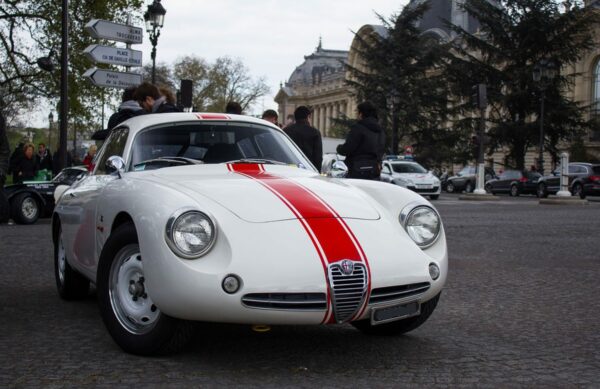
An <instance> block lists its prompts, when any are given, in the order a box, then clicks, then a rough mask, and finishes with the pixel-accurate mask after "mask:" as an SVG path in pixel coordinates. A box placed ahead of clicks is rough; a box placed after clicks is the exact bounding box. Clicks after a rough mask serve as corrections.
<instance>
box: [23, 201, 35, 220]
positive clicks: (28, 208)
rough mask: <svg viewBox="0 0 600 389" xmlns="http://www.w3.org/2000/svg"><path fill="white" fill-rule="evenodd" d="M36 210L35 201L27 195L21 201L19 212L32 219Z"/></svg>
mask: <svg viewBox="0 0 600 389" xmlns="http://www.w3.org/2000/svg"><path fill="white" fill-rule="evenodd" d="M37 212H38V207H37V202H36V201H35V200H34V199H32V198H31V197H27V198H26V199H25V200H23V202H22V203H21V213H22V214H23V216H25V217H26V218H27V219H33V218H34V217H35V216H36V215H37Z"/></svg>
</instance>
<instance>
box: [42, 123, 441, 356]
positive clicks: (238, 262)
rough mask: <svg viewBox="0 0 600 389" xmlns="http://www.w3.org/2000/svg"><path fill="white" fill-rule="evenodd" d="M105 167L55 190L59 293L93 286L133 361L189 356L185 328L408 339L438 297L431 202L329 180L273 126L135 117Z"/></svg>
mask: <svg viewBox="0 0 600 389" xmlns="http://www.w3.org/2000/svg"><path fill="white" fill-rule="evenodd" d="M96 160H97V164H96V167H95V168H94V171H93V172H92V174H90V175H89V176H87V177H85V178H83V179H82V180H81V181H79V182H77V183H76V184H74V185H73V186H71V187H69V188H62V189H64V192H60V191H58V190H57V193H56V196H57V197H58V198H59V199H58V202H57V206H56V208H55V212H54V215H53V219H52V239H53V243H54V271H55V276H56V285H57V288H58V293H59V295H60V296H61V297H62V298H64V299H74V298H80V297H83V296H86V295H87V293H88V288H89V284H90V283H91V282H94V283H95V284H96V292H97V295H98V304H99V307H100V313H101V316H102V318H103V320H104V323H105V325H106V327H107V329H108V332H109V333H110V335H111V336H112V337H113V339H114V340H115V342H116V343H117V344H118V345H119V346H120V347H122V348H123V349H124V350H126V351H127V352H131V353H135V354H142V355H151V354H156V353H164V352H168V351H175V350H177V349H180V348H181V347H183V346H184V345H185V344H187V343H188V339H189V336H190V333H191V332H190V326H189V325H188V324H189V322H188V321H190V320H192V321H193V320H197V321H205V322H227V323H242V324H244V323H245V324H256V323H261V324H296V325H298V324H302V325H306V324H334V323H350V324H352V325H354V326H355V327H356V328H358V329H359V330H361V331H363V332H365V333H369V334H385V335H393V334H401V333H404V332H407V331H411V330H413V329H415V328H417V327H419V326H420V325H421V324H423V323H424V322H425V321H426V320H427V318H428V317H429V316H430V315H431V314H432V312H433V311H434V309H435V307H436V305H437V303H438V299H439V296H440V292H441V290H442V288H443V286H444V283H445V281H446V275H447V269H448V261H447V258H448V253H447V246H446V238H445V234H444V228H443V225H442V222H441V219H440V216H439V214H438V212H437V211H436V210H435V208H434V207H433V206H432V205H431V203H429V202H428V201H427V200H425V199H424V198H422V197H421V196H419V195H418V194H416V193H414V192H412V191H410V190H407V189H405V188H401V187H398V186H392V185H387V184H385V183H382V182H377V181H370V180H353V179H347V180H339V179H334V178H328V177H324V176H322V175H320V174H318V172H317V171H316V170H314V168H313V167H312V166H311V164H310V162H309V161H308V159H307V158H306V157H305V156H304V155H303V154H302V152H301V151H300V149H299V148H298V147H297V146H296V145H295V144H294V143H293V142H292V141H291V139H290V138H288V137H287V136H286V135H285V133H284V132H283V131H282V130H281V129H279V128H278V127H276V126H274V125H270V124H268V123H267V122H265V121H263V120H260V119H255V118H252V117H249V116H241V115H240V116H238V115H226V114H214V113H211V114H197V113H173V114H162V115H143V116H138V117H136V118H133V119H130V120H128V121H126V122H124V123H123V124H122V125H121V126H119V127H116V128H114V129H113V130H112V131H111V132H110V135H109V136H108V138H107V139H106V141H105V143H104V144H103V146H102V148H101V149H100V150H99V152H98V156H97V159H96ZM397 224H399V225H398V227H399V228H390V227H392V226H394V225H397Z"/></svg>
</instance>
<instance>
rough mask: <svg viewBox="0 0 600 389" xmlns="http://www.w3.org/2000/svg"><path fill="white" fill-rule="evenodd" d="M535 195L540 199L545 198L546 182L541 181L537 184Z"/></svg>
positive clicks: (546, 194) (546, 192)
mask: <svg viewBox="0 0 600 389" xmlns="http://www.w3.org/2000/svg"><path fill="white" fill-rule="evenodd" d="M535 194H536V196H537V197H538V198H540V199H545V198H546V197H548V188H546V184H544V183H543V182H542V183H540V184H538V186H537V191H536V192H535Z"/></svg>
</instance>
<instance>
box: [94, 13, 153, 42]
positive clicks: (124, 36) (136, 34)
mask: <svg viewBox="0 0 600 389" xmlns="http://www.w3.org/2000/svg"><path fill="white" fill-rule="evenodd" d="M85 30H86V31H87V32H88V33H89V34H90V35H91V36H92V37H94V38H99V39H108V40H111V41H118V42H125V43H142V37H143V30H142V29H141V28H139V27H133V26H128V25H126V24H119V23H113V22H109V21H108V20H102V19H92V20H90V22H89V23H88V24H86V25H85Z"/></svg>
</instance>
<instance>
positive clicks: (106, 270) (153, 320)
mask: <svg viewBox="0 0 600 389" xmlns="http://www.w3.org/2000/svg"><path fill="white" fill-rule="evenodd" d="M143 275H144V274H143V261H142V257H141V255H140V249H139V244H138V237H137V232H136V230H135V226H134V225H133V224H132V223H127V224H123V225H121V226H119V227H118V228H117V229H116V230H115V231H114V232H113V233H112V234H111V235H110V237H109V238H108V240H107V242H106V244H105V245H104V248H103V249H102V254H101V255H100V261H99V264H98V277H97V285H96V288H97V291H98V305H99V306H100V313H101V315H102V319H103V320H104V324H105V325H106V328H107V329H108V332H109V333H110V335H111V336H112V338H113V339H114V341H115V342H116V343H117V344H118V345H119V346H120V347H121V348H122V349H123V350H124V351H126V352H128V353H131V354H136V355H146V356H150V355H163V354H170V353H174V352H177V351H180V350H181V349H183V348H184V347H185V346H186V345H188V344H189V340H190V339H191V335H192V329H191V326H190V324H189V323H188V322H186V321H183V320H178V319H175V318H172V317H170V316H167V315H165V314H164V313H162V312H160V310H158V308H157V307H156V306H155V305H154V304H153V303H152V300H151V298H150V296H148V295H147V293H145V290H144V284H143V282H144V278H143ZM123 277H125V278H126V279H127V278H129V284H127V285H125V284H123V283H121V284H119V283H118V280H119V278H121V279H122V278H123ZM131 284H134V285H135V287H134V289H135V292H132V288H131V287H130V285H131ZM132 312H133V313H132ZM136 316H137V317H136Z"/></svg>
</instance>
